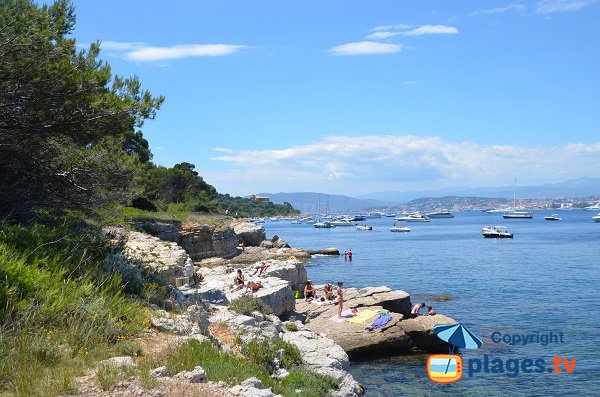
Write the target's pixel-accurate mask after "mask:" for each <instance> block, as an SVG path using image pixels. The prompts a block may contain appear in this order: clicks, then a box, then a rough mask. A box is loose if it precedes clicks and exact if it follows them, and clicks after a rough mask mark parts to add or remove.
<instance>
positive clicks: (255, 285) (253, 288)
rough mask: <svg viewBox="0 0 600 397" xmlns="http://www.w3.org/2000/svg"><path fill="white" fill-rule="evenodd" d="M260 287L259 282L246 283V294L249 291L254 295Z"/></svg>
mask: <svg viewBox="0 0 600 397" xmlns="http://www.w3.org/2000/svg"><path fill="white" fill-rule="evenodd" d="M260 287H262V284H261V283H260V281H248V286H247V287H246V292H248V291H250V293H252V294H253V293H255V292H256V291H258V289H259V288H260Z"/></svg>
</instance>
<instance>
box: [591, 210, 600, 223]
mask: <svg viewBox="0 0 600 397" xmlns="http://www.w3.org/2000/svg"><path fill="white" fill-rule="evenodd" d="M592 219H593V220H594V222H600V212H599V213H598V215H596V216H593V217H592Z"/></svg>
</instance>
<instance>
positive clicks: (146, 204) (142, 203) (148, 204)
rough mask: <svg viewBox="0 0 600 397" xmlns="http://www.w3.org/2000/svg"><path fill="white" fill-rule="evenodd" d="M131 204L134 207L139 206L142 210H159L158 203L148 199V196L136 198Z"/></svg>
mask: <svg viewBox="0 0 600 397" xmlns="http://www.w3.org/2000/svg"><path fill="white" fill-rule="evenodd" d="M131 206H132V207H133V208H137V209H140V210H142V211H152V212H156V211H158V208H156V205H154V203H153V202H152V201H150V200H148V199H147V198H146V197H136V198H134V199H133V200H132V201H131Z"/></svg>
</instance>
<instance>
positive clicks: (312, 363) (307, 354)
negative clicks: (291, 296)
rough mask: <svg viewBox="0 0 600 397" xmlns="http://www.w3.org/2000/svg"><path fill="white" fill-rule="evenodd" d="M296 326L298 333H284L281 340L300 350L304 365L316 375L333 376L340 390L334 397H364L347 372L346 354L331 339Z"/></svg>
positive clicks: (348, 361) (348, 363)
mask: <svg viewBox="0 0 600 397" xmlns="http://www.w3.org/2000/svg"><path fill="white" fill-rule="evenodd" d="M296 324H297V326H298V327H299V330H298V331H295V332H294V331H287V332H283V333H282V334H281V338H282V339H283V340H284V341H285V342H289V343H291V344H293V345H294V346H296V347H297V348H298V350H300V353H301V356H302V363H303V364H305V365H306V366H307V367H309V368H311V369H312V370H313V371H315V372H316V373H318V374H322V375H328V376H331V377H332V378H334V379H335V380H336V381H337V382H338V384H339V388H338V390H335V391H334V392H333V393H332V394H333V395H334V396H347V397H349V396H362V395H363V394H364V389H363V388H362V387H361V386H360V384H358V382H356V381H355V380H354V378H353V377H352V375H350V374H349V373H348V372H347V371H348V369H349V368H350V360H349V358H348V355H347V354H346V352H345V351H344V350H343V349H342V348H341V347H340V346H339V345H337V344H336V343H335V342H334V341H333V340H331V339H330V338H328V337H326V336H324V335H321V334H317V333H315V332H313V331H310V330H309V329H305V328H304V327H303V326H302V325H301V324H298V323H296Z"/></svg>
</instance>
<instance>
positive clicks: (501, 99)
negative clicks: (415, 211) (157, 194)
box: [74, 0, 600, 196]
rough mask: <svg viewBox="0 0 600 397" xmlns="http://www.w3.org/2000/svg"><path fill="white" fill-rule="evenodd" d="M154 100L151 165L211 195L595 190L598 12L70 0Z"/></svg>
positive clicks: (89, 33) (336, 1)
mask: <svg viewBox="0 0 600 397" xmlns="http://www.w3.org/2000/svg"><path fill="white" fill-rule="evenodd" d="M74 4H75V7H76V14H77V25H76V29H75V32H74V36H75V37H76V39H77V41H78V44H79V45H80V46H81V47H82V48H85V46H86V45H88V44H89V43H91V42H93V41H96V40H100V41H102V46H101V47H102V52H101V58H103V59H105V60H106V61H107V62H108V63H110V65H111V66H112V70H113V73H115V74H118V75H121V76H131V75H137V76H139V78H140V80H141V82H142V85H143V86H144V87H145V88H147V89H149V90H150V91H151V92H152V93H153V94H154V95H164V96H165V97H166V101H165V103H164V105H163V106H162V108H161V109H160V111H159V112H158V115H157V118H156V120H152V121H147V122H146V124H145V125H144V127H143V132H144V136H145V137H146V138H147V139H148V140H149V141H150V146H151V149H152V152H153V153H154V159H153V161H154V162H155V163H157V164H160V165H164V166H173V165H174V164H176V163H179V162H183V161H187V162H190V163H193V164H195V165H196V169H197V170H198V171H199V172H200V174H201V175H202V176H203V177H204V179H205V180H206V181H207V182H209V183H210V184H212V185H214V186H215V187H216V188H217V190H219V191H220V192H223V193H230V194H234V195H249V194H253V193H259V192H294V191H315V192H324V193H334V194H348V195H354V196H357V195H361V194H365V193H370V192H377V191H410V190H421V189H435V188H445V187H451V186H473V187H475V186H497V185H507V184H508V185H510V184H512V181H513V179H514V178H515V177H516V178H517V180H518V183H519V184H541V183H548V182H559V181H563V180H567V179H574V178H579V177H600V95H599V94H600V46H599V45H598V43H599V42H600V24H599V23H598V21H600V0H531V1H516V2H511V1H510V0H508V1H496V0H485V1H464V0H453V1H447V0H438V1H433V0H414V1H408V0H404V1H403V0H372V1H357V0H304V1H297V0H296V1H293V0H272V1H266V0H265V1H263V0H255V1H248V0H236V1H228V0H216V1H191V0H190V1H183V0H173V1H169V2H165V1H159V0H145V1H138V0H128V1H113V0H104V1H84V0H75V1H74Z"/></svg>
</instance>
